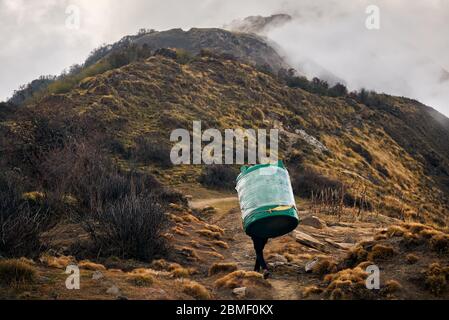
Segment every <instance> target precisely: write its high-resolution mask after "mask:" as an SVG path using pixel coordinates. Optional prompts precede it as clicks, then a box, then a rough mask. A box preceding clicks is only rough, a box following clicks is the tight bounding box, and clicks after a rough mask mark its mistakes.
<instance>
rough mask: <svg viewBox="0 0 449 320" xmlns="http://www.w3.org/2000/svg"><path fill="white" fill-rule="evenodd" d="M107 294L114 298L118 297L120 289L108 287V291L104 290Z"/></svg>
mask: <svg viewBox="0 0 449 320" xmlns="http://www.w3.org/2000/svg"><path fill="white" fill-rule="evenodd" d="M106 293H107V294H112V295H115V296H119V295H120V289H119V288H118V287H117V286H112V287H110V288H109V289H108V290H106Z"/></svg>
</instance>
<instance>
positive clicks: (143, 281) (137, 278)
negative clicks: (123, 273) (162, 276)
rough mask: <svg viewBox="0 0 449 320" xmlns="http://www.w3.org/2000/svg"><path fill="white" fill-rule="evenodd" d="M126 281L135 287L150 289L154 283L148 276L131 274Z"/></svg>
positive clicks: (152, 278) (150, 276) (151, 277)
mask: <svg viewBox="0 0 449 320" xmlns="http://www.w3.org/2000/svg"><path fill="white" fill-rule="evenodd" d="M127 280H128V282H130V283H131V284H133V285H135V286H136V287H150V286H151V285H153V283H154V281H155V279H154V277H153V276H152V275H150V274H131V275H129V276H128V278H127Z"/></svg>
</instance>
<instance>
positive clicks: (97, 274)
mask: <svg viewBox="0 0 449 320" xmlns="http://www.w3.org/2000/svg"><path fill="white" fill-rule="evenodd" d="M102 278H104V275H103V273H102V272H101V271H95V272H94V273H93V274H92V280H100V279H102Z"/></svg>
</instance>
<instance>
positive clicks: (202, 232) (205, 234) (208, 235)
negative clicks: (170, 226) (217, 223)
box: [196, 229, 221, 240]
mask: <svg viewBox="0 0 449 320" xmlns="http://www.w3.org/2000/svg"><path fill="white" fill-rule="evenodd" d="M196 233H198V234H199V235H200V236H203V237H206V238H209V239H215V240H219V239H220V238H221V233H220V232H214V231H211V230H208V229H202V230H197V231H196Z"/></svg>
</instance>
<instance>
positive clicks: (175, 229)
mask: <svg viewBox="0 0 449 320" xmlns="http://www.w3.org/2000/svg"><path fill="white" fill-rule="evenodd" d="M171 231H172V232H173V233H175V234H178V235H180V236H184V237H188V236H189V233H188V232H186V231H184V229H182V228H181V227H179V226H176V227H173V228H172V229H171Z"/></svg>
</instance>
